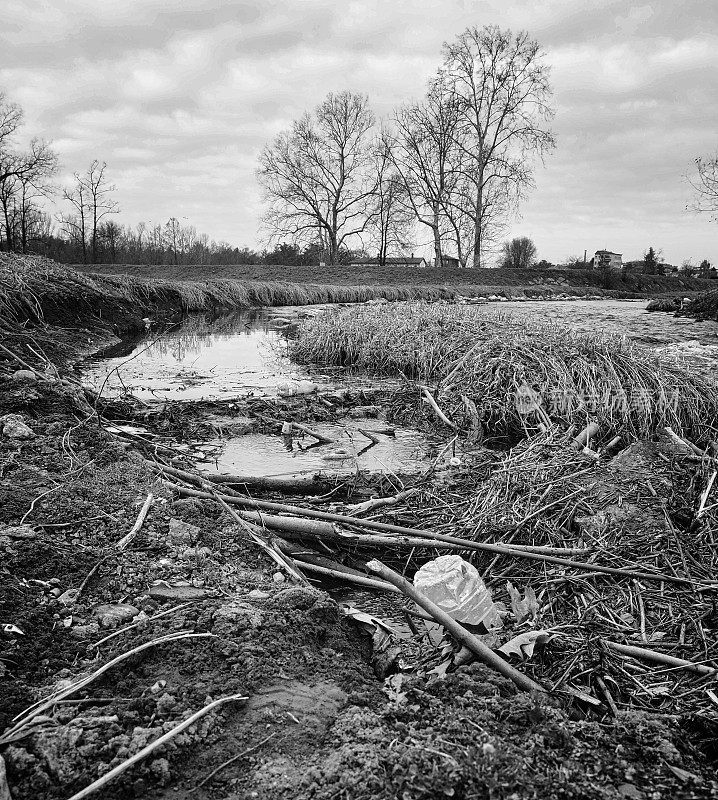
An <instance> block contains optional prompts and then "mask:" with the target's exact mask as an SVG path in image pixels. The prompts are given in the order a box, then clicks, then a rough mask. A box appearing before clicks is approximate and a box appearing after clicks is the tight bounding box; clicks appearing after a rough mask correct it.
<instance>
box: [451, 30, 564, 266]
mask: <svg viewBox="0 0 718 800" xmlns="http://www.w3.org/2000/svg"><path fill="white" fill-rule="evenodd" d="M437 86H438V87H439V91H440V92H441V93H442V95H444V96H446V97H447V98H449V99H450V101H451V107H452V108H454V109H455V110H456V113H457V115H458V120H457V123H456V127H455V130H456V132H457V134H458V135H457V136H456V138H455V141H456V145H457V147H458V148H459V149H460V150H461V154H462V157H461V159H460V162H459V163H460V165H461V167H460V168H461V172H462V177H463V179H464V180H465V181H466V184H467V185H468V186H469V187H470V188H471V195H470V199H471V204H470V205H468V204H467V205H466V208H465V211H466V213H468V214H470V216H471V218H472V223H473V228H474V237H473V246H472V251H473V252H472V255H473V265H474V266H475V267H480V266H481V263H482V252H483V251H484V250H485V248H486V238H487V234H488V231H487V205H489V204H493V206H494V218H495V217H496V213H495V212H496V210H497V209H499V208H501V207H503V208H504V209H506V208H508V206H509V205H510V202H511V200H512V199H513V200H514V201H516V200H517V199H518V198H519V197H520V196H521V195H522V193H523V191H524V190H526V189H527V188H528V187H530V186H531V185H532V169H531V166H530V163H529V160H530V158H531V156H533V155H539V156H543V155H544V154H545V153H546V152H548V151H549V150H550V149H551V148H553V147H554V145H555V142H554V138H553V136H552V134H551V132H550V131H549V130H548V128H547V124H548V122H549V121H550V119H551V118H552V117H553V110H552V109H551V107H550V105H549V101H550V97H551V88H550V86H549V81H548V67H547V66H546V65H545V64H544V63H543V57H542V53H541V51H540V48H539V45H538V44H537V43H536V42H534V41H532V40H531V39H530V38H529V36H528V34H526V33H518V34H516V35H515V36H514V35H513V34H512V33H511V32H510V31H502V30H500V29H499V28H497V27H494V26H488V27H485V28H482V29H481V30H479V29H477V28H467V29H466V30H465V31H464V32H463V33H462V34H460V35H459V36H458V37H457V39H456V41H454V42H452V43H446V44H445V45H444V63H443V66H442V68H441V69H440V71H439V76H438V79H437Z"/></svg>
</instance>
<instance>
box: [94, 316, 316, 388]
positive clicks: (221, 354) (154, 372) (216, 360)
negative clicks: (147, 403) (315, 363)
mask: <svg viewBox="0 0 718 800" xmlns="http://www.w3.org/2000/svg"><path fill="white" fill-rule="evenodd" d="M319 310H321V307H320V306H317V307H312V308H311V309H310V308H304V309H301V310H298V309H294V308H257V309H248V310H244V311H235V312H233V313H231V314H227V315H225V316H222V317H219V318H218V319H215V320H208V319H207V318H206V317H205V316H204V315H194V316H191V317H189V318H188V319H186V320H185V321H184V322H183V323H182V324H181V325H179V326H177V327H174V328H172V329H170V330H167V331H165V332H163V333H159V334H156V333H153V332H152V331H151V330H150V331H149V332H148V334H147V335H145V336H142V337H139V338H138V339H137V340H135V341H133V342H129V343H128V342H124V343H121V344H120V345H118V346H117V347H114V348H109V350H106V351H103V352H100V353H96V354H95V356H94V357H93V358H92V359H91V360H90V361H89V362H88V363H87V364H86V365H85V368H84V370H83V381H84V382H85V383H87V384H89V385H90V386H92V388H94V389H96V390H97V389H99V388H100V387H102V386H103V384H104V390H103V391H104V393H105V394H117V393H119V392H122V391H125V390H126V391H129V392H130V393H132V394H134V395H136V396H137V397H140V398H142V399H143V400H151V399H158V400H159V399H172V400H200V399H220V398H231V397H238V396H246V395H249V394H255V395H261V394H264V393H268V394H276V392H277V388H278V387H279V386H280V385H281V384H284V383H286V382H287V381H291V380H300V379H302V378H308V377H309V376H308V373H307V371H306V370H302V369H301V368H298V367H297V366H296V365H293V364H292V363H291V362H290V361H289V359H288V358H287V356H286V349H287V335H288V334H291V332H292V328H291V327H289V326H283V324H282V323H281V322H280V323H278V322H276V321H275V320H278V319H280V318H282V317H287V316H291V317H292V318H293V319H296V318H297V315H298V314H307V313H314V312H316V311H319ZM313 380H315V381H316V380H317V378H316V377H314V378H313ZM105 381H106V383H105Z"/></svg>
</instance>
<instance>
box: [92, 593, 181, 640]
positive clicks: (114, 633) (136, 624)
mask: <svg viewBox="0 0 718 800" xmlns="http://www.w3.org/2000/svg"><path fill="white" fill-rule="evenodd" d="M191 605H192V603H180V604H179V605H178V606H174V607H172V608H166V609H165V610H164V611H160V612H159V613H157V614H153V615H152V616H151V617H146V618H145V619H143V620H141V621H140V622H132V623H130V624H129V625H125V627H124V628H119V629H118V630H116V631H112V633H110V634H108V635H107V636H105V637H104V638H103V639H100V640H99V641H97V642H93V643H92V644H91V645H88V646H89V647H100V646H101V645H103V644H105V643H106V642H109V641H110V639H114V638H115V637H116V636H120V634H123V633H125V632H126V631H131V630H132V629H133V628H139V626H140V625H146V624H147V623H148V622H154V621H155V620H156V619H160V617H166V616H168V615H169V614H174V613H175V611H180V610H181V609H183V608H187V606H191Z"/></svg>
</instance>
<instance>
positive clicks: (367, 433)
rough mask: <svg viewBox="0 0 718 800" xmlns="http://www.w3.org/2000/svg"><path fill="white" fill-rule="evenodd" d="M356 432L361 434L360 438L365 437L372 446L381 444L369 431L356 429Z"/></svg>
mask: <svg viewBox="0 0 718 800" xmlns="http://www.w3.org/2000/svg"><path fill="white" fill-rule="evenodd" d="M357 431H358V432H359V433H361V435H362V436H366V438H367V439H369V441H370V442H371V443H372V444H379V442H381V439H380V438H379V437H378V436H375V435H374V434H373V433H372V432H371V431H367V430H364V428H357Z"/></svg>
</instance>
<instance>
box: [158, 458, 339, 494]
mask: <svg viewBox="0 0 718 800" xmlns="http://www.w3.org/2000/svg"><path fill="white" fill-rule="evenodd" d="M150 463H151V464H152V466H157V464H155V462H153V461H151V462H150ZM161 466H162V469H163V470H164V471H165V472H167V473H169V474H170V475H174V476H175V477H176V478H181V479H182V480H183V481H189V482H190V483H196V484H201V483H202V481H203V480H204V481H208V482H209V483H214V484H217V485H226V486H247V487H250V488H253V489H264V490H266V491H269V492H292V493H297V494H305V493H306V494H312V493H314V492H316V491H321V490H323V489H325V488H327V487H329V486H333V483H334V482H333V481H331V480H330V479H329V478H326V477H325V476H323V475H322V474H321V473H315V474H312V475H289V476H283V475H268V476H258V475H212V474H207V475H205V474H203V475H202V476H201V477H200V476H199V475H196V474H195V473H193V472H187V470H183V469H177V467H167V466H165V465H164V464H162V465H161Z"/></svg>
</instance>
